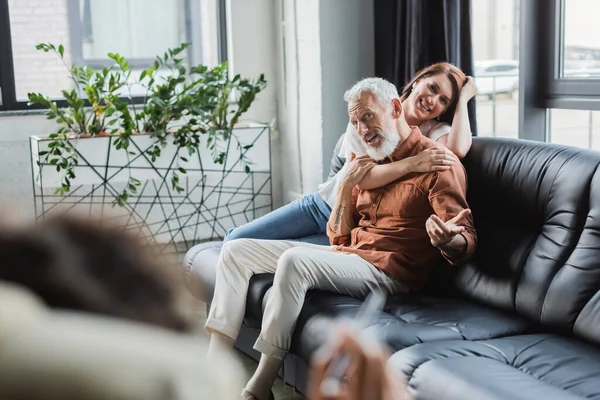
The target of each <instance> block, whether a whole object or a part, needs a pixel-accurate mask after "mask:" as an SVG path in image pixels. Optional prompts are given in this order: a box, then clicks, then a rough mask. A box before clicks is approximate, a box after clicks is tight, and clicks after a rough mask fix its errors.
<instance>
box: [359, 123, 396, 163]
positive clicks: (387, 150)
mask: <svg viewBox="0 0 600 400" xmlns="http://www.w3.org/2000/svg"><path fill="white" fill-rule="evenodd" d="M379 134H380V135H381V137H382V138H383V141H382V143H381V145H380V146H379V147H377V148H373V147H371V146H366V147H367V154H368V155H369V157H371V158H372V159H373V160H375V161H381V160H383V159H384V158H386V157H389V156H390V155H392V153H393V152H394V150H396V147H398V143H400V135H399V134H398V132H397V131H396V127H395V125H394V124H393V123H391V124H389V125H388V126H387V127H385V129H383V130H382V131H381V132H379Z"/></svg>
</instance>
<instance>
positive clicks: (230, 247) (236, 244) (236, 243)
mask: <svg viewBox="0 0 600 400" xmlns="http://www.w3.org/2000/svg"><path fill="white" fill-rule="evenodd" d="M249 241H250V239H235V240H230V241H228V242H225V243H224V244H223V247H222V248H221V262H220V264H221V266H224V267H231V266H233V265H234V264H236V263H235V262H234V259H235V257H236V256H239V255H241V254H244V253H245V252H246V251H248V244H249V243H248V242H249Z"/></svg>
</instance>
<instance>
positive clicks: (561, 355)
mask: <svg viewBox="0 0 600 400" xmlns="http://www.w3.org/2000/svg"><path fill="white" fill-rule="evenodd" d="M390 364H391V365H392V366H393V368H394V369H395V370H397V371H398V372H399V374H400V375H401V376H402V377H403V378H404V379H405V380H406V381H408V382H409V387H410V390H411V393H412V395H413V397H414V400H427V399H431V400H433V399H436V400H437V399H441V398H443V399H446V400H452V399H457V400H458V399H461V400H462V399H498V400H500V399H544V400H552V399H561V400H562V399H583V398H586V399H594V400H600V349H598V348H596V347H593V346H590V345H588V344H586V343H584V342H582V341H579V340H575V339H572V338H569V337H563V336H556V335H553V334H533V335H521V336H513V337H506V338H500V339H491V340H482V341H477V342H469V341H457V340H454V341H446V342H436V343H423V344H419V345H415V346H412V347H409V348H406V349H403V350H401V351H398V352H397V353H395V354H394V355H393V356H392V358H391V359H390Z"/></svg>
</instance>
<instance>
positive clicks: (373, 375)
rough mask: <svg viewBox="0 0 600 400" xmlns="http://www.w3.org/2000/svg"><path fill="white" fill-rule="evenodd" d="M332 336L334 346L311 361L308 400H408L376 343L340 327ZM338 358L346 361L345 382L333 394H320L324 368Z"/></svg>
mask: <svg viewBox="0 0 600 400" xmlns="http://www.w3.org/2000/svg"><path fill="white" fill-rule="evenodd" d="M334 332H335V333H334V334H335V344H333V345H332V346H326V347H324V348H322V349H321V350H319V351H318V352H317V354H316V355H315V356H314V357H313V360H312V363H311V373H310V378H309V382H308V399H309V400H365V399H369V400H409V396H408V394H407V393H406V388H405V386H404V384H403V382H401V381H400V379H399V378H398V377H397V376H396V375H395V374H394V373H392V372H391V370H390V369H389V367H388V366H387V360H388V358H389V354H388V353H387V352H386V351H385V350H384V348H383V347H382V346H381V345H380V344H379V343H377V342H376V341H375V340H373V339H367V338H365V337H364V336H363V337H361V336H359V335H358V334H357V333H354V332H352V331H350V330H349V329H348V328H345V327H342V326H340V327H338V328H336V329H335V330H334ZM339 354H345V355H347V356H348V357H350V365H349V367H348V370H347V375H346V379H343V382H342V383H341V385H340V386H339V390H337V393H335V392H334V393H324V392H329V391H330V390H323V386H324V385H323V382H325V381H326V378H327V376H326V371H327V368H328V367H329V365H330V364H331V363H332V361H333V360H334V359H337V357H336V356H338V355H339ZM328 387H330V385H328Z"/></svg>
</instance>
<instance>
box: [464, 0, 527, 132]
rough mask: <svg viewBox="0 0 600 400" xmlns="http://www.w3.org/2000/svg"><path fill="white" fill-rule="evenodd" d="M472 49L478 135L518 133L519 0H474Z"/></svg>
mask: <svg viewBox="0 0 600 400" xmlns="http://www.w3.org/2000/svg"><path fill="white" fill-rule="evenodd" d="M471 4H472V26H473V53H474V58H475V80H476V82H477V88H478V96H477V128H478V134H479V135H480V136H502V137H513V138H516V137H518V126H519V99H518V95H519V6H520V1H519V0H474V1H472V2H471Z"/></svg>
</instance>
